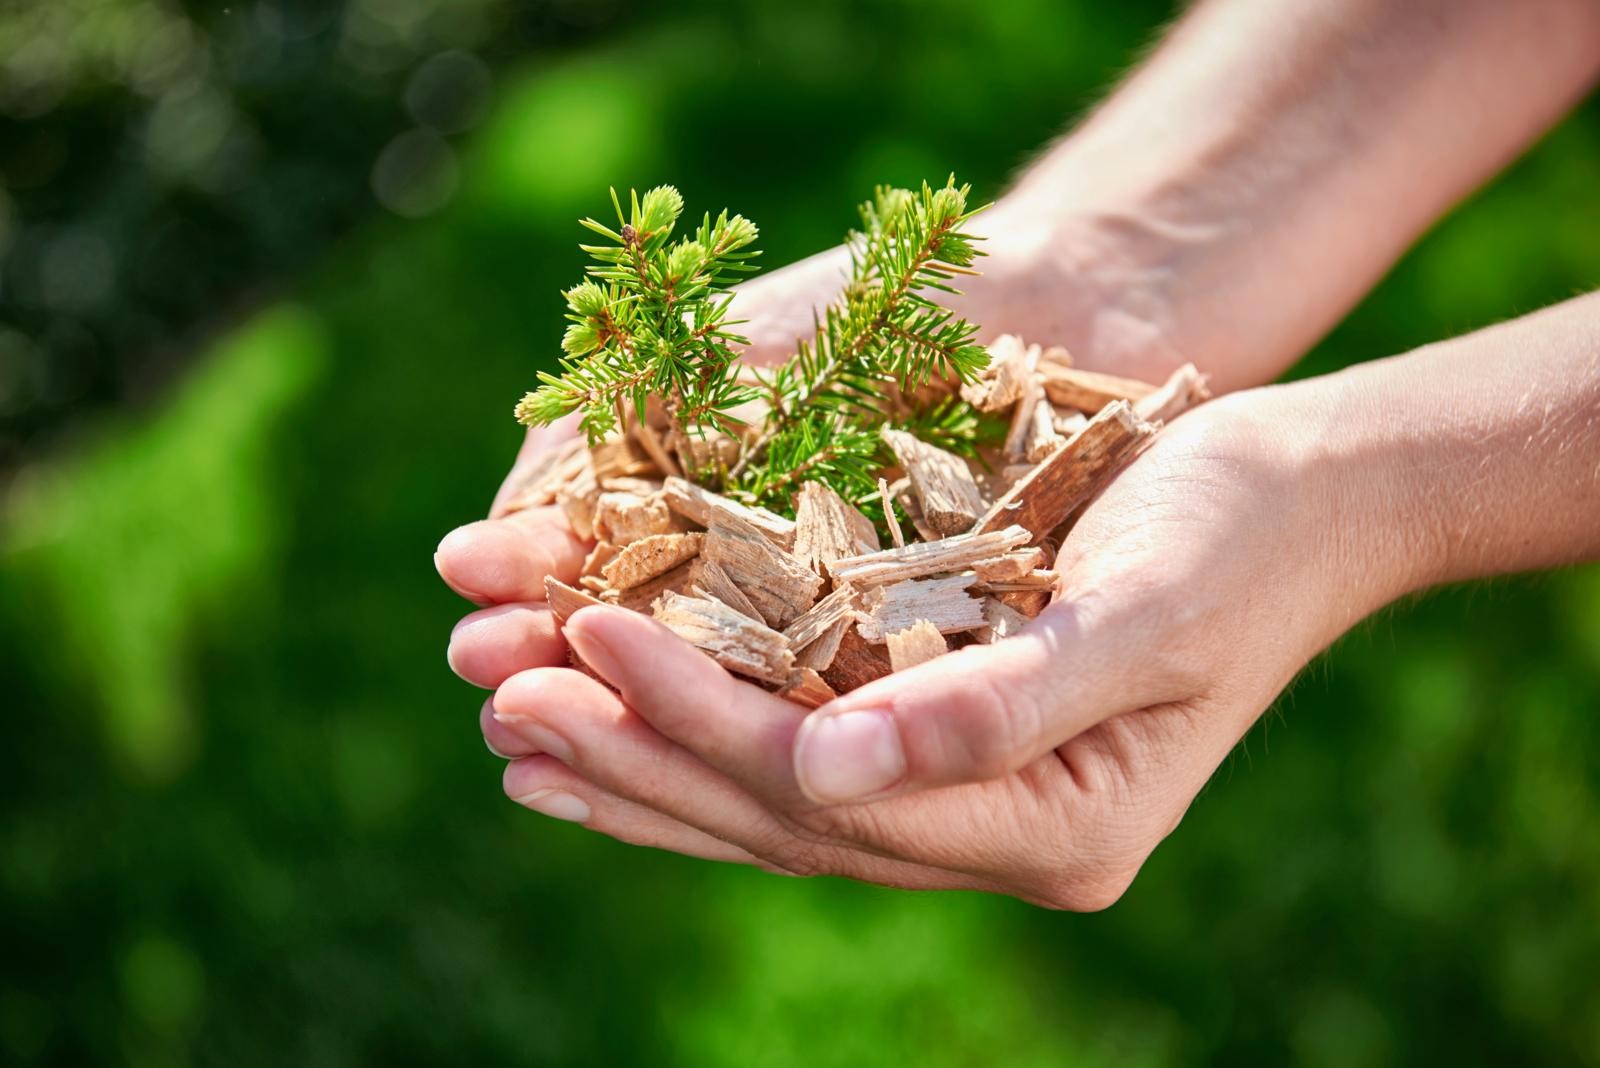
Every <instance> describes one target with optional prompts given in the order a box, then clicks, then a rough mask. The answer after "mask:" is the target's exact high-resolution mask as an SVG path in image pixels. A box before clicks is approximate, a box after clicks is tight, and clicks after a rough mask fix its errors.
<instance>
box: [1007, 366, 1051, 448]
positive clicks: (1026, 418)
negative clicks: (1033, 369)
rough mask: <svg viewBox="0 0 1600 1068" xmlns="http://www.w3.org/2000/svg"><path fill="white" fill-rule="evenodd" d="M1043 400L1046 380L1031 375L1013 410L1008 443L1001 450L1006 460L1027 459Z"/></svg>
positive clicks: (1008, 431) (1008, 430)
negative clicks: (1029, 438) (1030, 440)
mask: <svg viewBox="0 0 1600 1068" xmlns="http://www.w3.org/2000/svg"><path fill="white" fill-rule="evenodd" d="M1042 400H1044V379H1042V378H1040V377H1039V376H1038V375H1029V376H1028V381H1027V383H1026V384H1025V385H1024V386H1023V390H1022V396H1021V397H1019V398H1017V406H1016V407H1015V408H1013V409H1011V426H1010V427H1009V428H1008V429H1007V430H1006V442H1005V445H1004V446H1003V447H1002V449H1001V451H1002V452H1004V453H1005V456H1006V459H1008V460H1012V461H1021V460H1025V459H1027V455H1028V436H1029V434H1031V433H1032V431H1033V417H1034V415H1035V413H1036V412H1037V411H1038V409H1039V402H1040V401H1042Z"/></svg>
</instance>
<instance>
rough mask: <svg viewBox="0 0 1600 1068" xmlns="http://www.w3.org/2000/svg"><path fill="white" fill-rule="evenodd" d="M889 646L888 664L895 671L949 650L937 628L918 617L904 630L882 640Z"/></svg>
mask: <svg viewBox="0 0 1600 1068" xmlns="http://www.w3.org/2000/svg"><path fill="white" fill-rule="evenodd" d="M884 644H885V645H887V646H888V647H889V666H890V667H891V668H893V669H894V670H895V671H904V670H906V668H913V667H916V666H917V665H918V664H925V663H927V662H928V661H929V660H932V659H934V658H935V657H940V656H943V655H944V654H945V653H948V652H949V651H950V644H949V643H948V642H947V641H945V638H944V635H943V634H940V633H939V628H938V627H936V626H934V625H933V624H932V623H930V622H929V621H928V620H926V619H919V620H917V621H916V622H915V623H913V624H912V625H911V626H909V627H907V628H906V629H905V630H899V631H895V632H894V633H893V634H891V635H889V637H888V639H887V640H886V641H885V642H884Z"/></svg>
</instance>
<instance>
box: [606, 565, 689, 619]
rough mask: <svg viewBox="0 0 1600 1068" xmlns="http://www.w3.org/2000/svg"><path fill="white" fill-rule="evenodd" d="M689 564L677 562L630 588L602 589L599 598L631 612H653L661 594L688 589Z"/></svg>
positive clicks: (681, 591) (682, 591)
mask: <svg viewBox="0 0 1600 1068" xmlns="http://www.w3.org/2000/svg"><path fill="white" fill-rule="evenodd" d="M691 566H693V565H692V561H691V562H690V563H684V564H679V565H678V566H677V567H675V568H673V569H672V570H671V571H668V572H666V573H665V574H661V575H657V576H656V577H655V578H653V579H651V580H650V581H649V582H641V583H640V584H639V585H637V586H635V587H633V588H632V589H627V590H611V589H608V590H604V591H602V592H601V594H600V599H601V600H602V601H606V602H608V603H615V604H617V605H618V606H620V607H622V608H626V609H628V610H629V611H631V612H644V613H647V614H648V613H650V612H654V611H655V608H656V602H658V601H659V600H660V599H661V596H662V594H665V593H684V592H685V591H687V590H688V589H689V569H690V567H691ZM612 598H615V599H616V600H615V602H612Z"/></svg>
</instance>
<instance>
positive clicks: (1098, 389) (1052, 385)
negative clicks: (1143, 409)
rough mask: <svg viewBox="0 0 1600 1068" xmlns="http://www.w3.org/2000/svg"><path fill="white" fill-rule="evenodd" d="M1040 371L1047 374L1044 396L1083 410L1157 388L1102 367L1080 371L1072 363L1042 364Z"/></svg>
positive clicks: (1086, 410) (1128, 398)
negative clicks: (1107, 372)
mask: <svg viewBox="0 0 1600 1068" xmlns="http://www.w3.org/2000/svg"><path fill="white" fill-rule="evenodd" d="M1039 373H1040V374H1041V375H1042V376H1043V377H1044V392H1045V396H1047V397H1049V398H1050V401H1051V403H1052V404H1059V405H1061V406H1062V407H1063V408H1076V409H1077V410H1078V411H1080V412H1089V413H1093V412H1098V411H1099V410H1100V409H1101V408H1104V407H1105V406H1106V405H1108V404H1110V403H1111V402H1112V401H1116V400H1124V401H1128V402H1130V403H1131V402H1133V401H1136V400H1138V399H1140V398H1141V397H1145V396H1148V395H1149V394H1151V393H1154V392H1155V388H1156V387H1154V386H1152V385H1151V384H1150V383H1148V382H1140V381H1138V380H1137V379H1133V378H1120V377H1118V376H1117V375H1108V374H1102V373H1101V372H1099V371H1080V370H1078V369H1077V368H1073V367H1060V366H1057V365H1054V364H1042V365H1041V366H1040V368H1039Z"/></svg>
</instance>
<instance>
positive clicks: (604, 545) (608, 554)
mask: <svg viewBox="0 0 1600 1068" xmlns="http://www.w3.org/2000/svg"><path fill="white" fill-rule="evenodd" d="M620 551H621V550H620V549H618V548H617V547H616V546H615V545H613V544H611V543H610V542H609V541H597V542H595V543H594V548H593V549H590V550H589V555H588V556H586V557H584V558H583V568H582V570H580V571H579V572H578V574H579V576H581V577H583V578H588V577H589V576H590V575H598V574H600V572H601V570H602V569H603V568H604V567H605V566H606V565H607V564H609V563H610V562H611V561H613V560H615V559H616V558H617V553H618V552H620Z"/></svg>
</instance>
